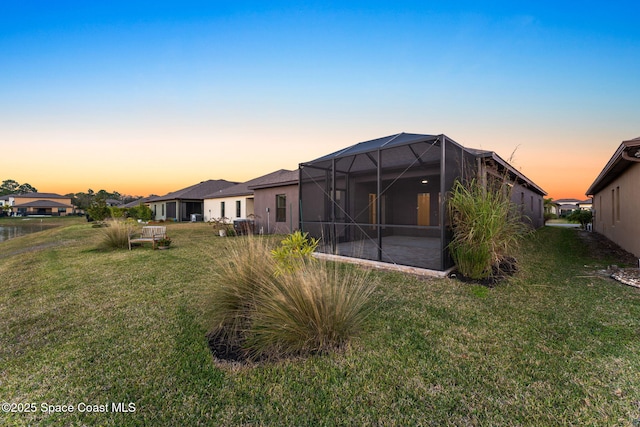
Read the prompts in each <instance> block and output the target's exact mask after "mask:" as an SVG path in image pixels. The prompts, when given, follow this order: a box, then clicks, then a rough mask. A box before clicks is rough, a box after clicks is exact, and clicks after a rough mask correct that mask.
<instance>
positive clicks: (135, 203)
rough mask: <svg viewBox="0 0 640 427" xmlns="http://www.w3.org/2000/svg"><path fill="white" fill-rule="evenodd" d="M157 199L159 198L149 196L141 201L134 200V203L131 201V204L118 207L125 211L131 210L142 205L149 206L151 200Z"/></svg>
mask: <svg viewBox="0 0 640 427" xmlns="http://www.w3.org/2000/svg"><path fill="white" fill-rule="evenodd" d="M157 197H158V196H157V195H152V196H148V197H142V198H141V199H136V200H133V201H131V202H129V203H124V204H121V205H118V207H119V208H123V209H129V208H135V207H138V206H139V205H140V204H143V205H147V206H148V205H149V202H150V201H151V200H153V199H155V198H157Z"/></svg>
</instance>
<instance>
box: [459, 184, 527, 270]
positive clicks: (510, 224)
mask: <svg viewBox="0 0 640 427" xmlns="http://www.w3.org/2000/svg"><path fill="white" fill-rule="evenodd" d="M510 199H511V197H510V187H509V186H507V185H506V182H504V183H503V184H502V185H499V186H496V187H495V188H489V189H486V188H485V187H484V186H483V185H482V184H481V183H479V182H478V181H477V180H475V179H473V180H470V181H467V182H465V183H462V182H460V181H456V183H455V184H454V186H453V190H452V193H451V196H450V199H449V212H450V215H451V224H452V229H453V238H452V240H451V243H450V244H449V251H450V253H451V256H452V258H453V260H454V262H455V263H456V265H457V266H458V269H459V270H460V272H461V273H462V274H463V275H465V276H467V277H469V278H471V279H476V280H480V279H486V278H488V277H490V276H491V275H492V274H493V266H494V265H498V264H499V263H500V261H502V260H503V259H504V258H505V257H509V256H512V255H513V252H514V251H515V250H516V249H517V247H518V245H519V243H520V241H521V238H522V237H523V235H524V234H525V233H526V232H527V231H528V227H527V225H525V224H524V222H523V221H522V216H521V215H520V213H519V212H518V210H517V208H516V206H515V205H514V204H513V203H511V200H510Z"/></svg>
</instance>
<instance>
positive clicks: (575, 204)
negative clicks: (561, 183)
mask: <svg viewBox="0 0 640 427" xmlns="http://www.w3.org/2000/svg"><path fill="white" fill-rule="evenodd" d="M553 202H554V203H555V205H556V206H557V212H558V216H560V217H565V216H567V215H569V214H570V213H571V212H573V211H575V210H578V209H580V203H581V201H580V200H578V199H558V200H554V201H553Z"/></svg>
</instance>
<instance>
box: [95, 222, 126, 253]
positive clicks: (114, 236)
mask: <svg viewBox="0 0 640 427" xmlns="http://www.w3.org/2000/svg"><path fill="white" fill-rule="evenodd" d="M104 224H105V225H106V227H104V228H101V229H100V230H101V232H102V246H103V247H105V248H112V249H126V248H128V247H129V235H130V234H131V232H132V231H133V227H134V224H133V223H131V222H130V221H125V220H121V219H114V220H112V221H105V223H104Z"/></svg>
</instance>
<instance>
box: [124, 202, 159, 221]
mask: <svg viewBox="0 0 640 427" xmlns="http://www.w3.org/2000/svg"><path fill="white" fill-rule="evenodd" d="M128 214H129V217H130V218H134V219H139V220H142V221H151V219H152V218H153V211H152V210H151V208H150V207H149V206H147V205H145V204H144V203H140V204H139V205H138V206H134V207H132V208H129V209H128Z"/></svg>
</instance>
